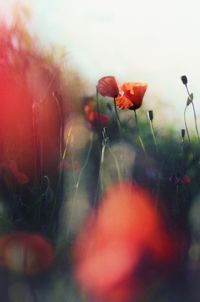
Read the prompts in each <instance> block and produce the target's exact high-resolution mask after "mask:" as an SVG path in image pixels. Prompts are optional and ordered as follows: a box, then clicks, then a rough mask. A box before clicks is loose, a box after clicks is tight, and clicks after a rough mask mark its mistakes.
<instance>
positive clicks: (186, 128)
mask: <svg viewBox="0 0 200 302" xmlns="http://www.w3.org/2000/svg"><path fill="white" fill-rule="evenodd" d="M186 110H187V105H186V107H185V110H184V123H185V130H186V133H187V136H188V141H189V143H190V144H191V140H190V134H189V130H188V126H187V121H186Z"/></svg>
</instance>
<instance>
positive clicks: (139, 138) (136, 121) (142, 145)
mask: <svg viewBox="0 0 200 302" xmlns="http://www.w3.org/2000/svg"><path fill="white" fill-rule="evenodd" d="M134 115H135V124H136V129H137V136H138V140H139V142H140V145H141V147H142V150H143V152H144V153H146V150H145V146H144V143H143V141H142V138H141V136H140V133H139V127H138V118H137V113H136V110H134Z"/></svg>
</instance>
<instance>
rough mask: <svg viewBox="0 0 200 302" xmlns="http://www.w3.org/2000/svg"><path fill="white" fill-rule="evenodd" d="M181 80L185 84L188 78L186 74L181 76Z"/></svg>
mask: <svg viewBox="0 0 200 302" xmlns="http://www.w3.org/2000/svg"><path fill="white" fill-rule="evenodd" d="M181 81H182V83H183V85H187V83H188V79H187V77H186V75H183V76H181Z"/></svg>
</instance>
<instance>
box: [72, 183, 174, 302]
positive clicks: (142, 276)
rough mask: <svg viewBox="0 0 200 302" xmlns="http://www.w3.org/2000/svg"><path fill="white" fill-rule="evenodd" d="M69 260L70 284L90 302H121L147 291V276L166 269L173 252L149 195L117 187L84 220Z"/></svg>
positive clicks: (130, 187)
mask: <svg viewBox="0 0 200 302" xmlns="http://www.w3.org/2000/svg"><path fill="white" fill-rule="evenodd" d="M74 255H75V275H76V278H77V280H78V281H79V283H80V285H81V286H82V287H83V288H84V290H86V291H87V292H88V293H89V295H90V296H91V297H94V299H96V300H95V301H105V302H107V301H109V302H110V301H111V302H125V301H130V298H132V299H134V298H138V297H140V296H142V295H143V294H144V292H145V291H147V289H148V288H149V286H150V285H152V283H153V281H155V278H156V274H155V275H154V273H153V274H152V272H157V273H158V274H159V270H160V269H161V268H162V269H164V267H166V268H167V267H168V268H169V265H170V264H172V262H173V261H174V259H175V255H176V248H175V247H174V240H173V239H172V238H171V237H170V235H169V234H168V232H167V230H166V229H165V227H164V225H163V223H162V220H161V217H160V216H159V215H158V214H157V213H156V211H155V207H154V206H153V203H152V197H151V196H150V195H149V193H148V192H146V191H144V190H143V189H141V188H139V187H138V186H135V185H132V184H130V183H121V184H119V185H115V186H114V187H113V188H111V189H110V191H109V192H108V193H107V195H106V196H105V198H104V200H103V202H102V205H101V207H100V208H99V212H98V214H97V215H94V216H92V217H91V218H90V219H89V221H88V223H87V225H86V227H85V229H84V230H83V231H82V232H81V233H80V235H79V236H78V238H77V241H76V244H75V250H74Z"/></svg>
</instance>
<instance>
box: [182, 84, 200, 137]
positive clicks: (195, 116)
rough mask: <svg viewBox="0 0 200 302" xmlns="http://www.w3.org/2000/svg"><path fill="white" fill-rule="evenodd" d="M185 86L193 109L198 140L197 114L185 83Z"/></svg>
mask: <svg viewBox="0 0 200 302" xmlns="http://www.w3.org/2000/svg"><path fill="white" fill-rule="evenodd" d="M185 88H186V91H187V94H188V96H189V98H190V100H191V103H192V109H193V113H194V122H195V129H196V133H197V137H198V140H199V141H200V136H199V129H198V125H197V115H196V110H195V106H194V102H193V99H192V98H191V95H190V92H189V89H188V86H187V84H186V85H185Z"/></svg>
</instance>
